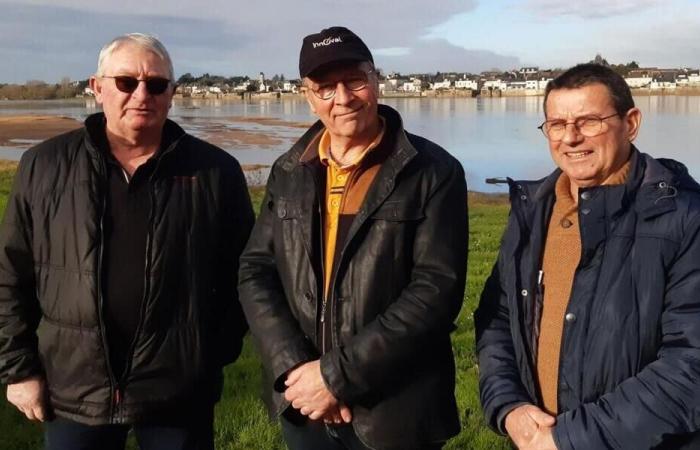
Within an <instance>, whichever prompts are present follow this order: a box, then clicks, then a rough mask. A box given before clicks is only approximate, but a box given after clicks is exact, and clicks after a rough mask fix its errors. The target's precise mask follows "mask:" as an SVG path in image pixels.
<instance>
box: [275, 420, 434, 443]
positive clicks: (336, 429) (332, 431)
mask: <svg viewBox="0 0 700 450" xmlns="http://www.w3.org/2000/svg"><path fill="white" fill-rule="evenodd" d="M280 422H281V424H282V435H283V436H284V441H285V442H286V444H287V448H289V450H372V449H371V448H370V447H367V446H366V445H365V444H363V443H362V441H361V440H360V438H359V437H357V434H355V430H354V429H353V428H352V425H349V424H348V425H340V426H337V425H325V424H323V423H322V422H320V421H310V420H309V421H306V422H305V423H304V424H302V425H296V424H294V423H292V422H290V421H289V420H287V419H285V418H284V416H280ZM443 445H444V443H440V444H431V445H428V446H426V447H425V450H439V449H441V448H442V447H443Z"/></svg>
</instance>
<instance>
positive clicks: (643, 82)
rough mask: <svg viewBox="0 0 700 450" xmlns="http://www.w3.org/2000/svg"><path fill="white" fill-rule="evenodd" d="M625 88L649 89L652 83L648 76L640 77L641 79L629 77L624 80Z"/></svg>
mask: <svg viewBox="0 0 700 450" xmlns="http://www.w3.org/2000/svg"><path fill="white" fill-rule="evenodd" d="M625 81H626V82H627V86H629V87H631V88H642V87H649V85H650V84H651V82H652V78H651V77H650V76H649V75H642V76H641V77H629V78H625Z"/></svg>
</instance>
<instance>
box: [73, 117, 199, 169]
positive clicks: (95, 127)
mask: <svg viewBox="0 0 700 450" xmlns="http://www.w3.org/2000/svg"><path fill="white" fill-rule="evenodd" d="M105 124H106V119H105V115H104V113H101V112H100V113H95V114H91V115H89V116H88V117H87V118H86V119H85V130H86V134H87V142H88V146H87V147H88V150H89V151H91V152H93V153H95V154H103V155H104V154H105V152H107V151H109V149H108V148H107V147H106V145H107V144H106V136H105ZM186 134H187V133H186V132H185V130H183V129H182V127H180V125H178V124H176V123H175V122H173V121H172V120H170V119H166V121H165V124H164V125H163V136H162V138H161V143H160V147H159V148H158V151H157V152H156V155H155V157H156V158H157V159H160V158H161V157H162V156H163V155H165V154H167V153H170V152H171V151H172V150H173V149H174V148H175V146H176V144H177V143H178V142H179V141H180V139H182V138H183V137H184V136H185V135H186Z"/></svg>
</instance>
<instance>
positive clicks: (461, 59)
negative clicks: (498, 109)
mask: <svg viewBox="0 0 700 450" xmlns="http://www.w3.org/2000/svg"><path fill="white" fill-rule="evenodd" d="M409 56H410V57H402V56H391V55H382V56H378V57H375V63H376V65H377V67H380V68H381V69H383V71H384V72H389V71H395V72H402V73H419V72H422V73H428V72H430V73H432V72H437V71H439V72H472V73H479V72H482V71H484V70H490V69H493V68H499V69H510V68H513V67H518V66H519V65H520V61H519V59H518V58H516V57H513V56H506V55H500V54H497V53H494V52H491V51H488V50H476V49H466V48H463V47H459V46H456V45H453V44H450V43H449V42H447V41H446V40H445V39H420V40H418V41H416V42H415V43H414V45H413V46H412V47H411V53H410V55H409Z"/></svg>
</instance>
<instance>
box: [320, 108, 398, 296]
mask: <svg viewBox="0 0 700 450" xmlns="http://www.w3.org/2000/svg"><path fill="white" fill-rule="evenodd" d="M379 119H380V124H381V127H380V130H379V134H377V136H376V137H375V138H374V139H373V140H372V142H370V144H369V145H368V146H367V147H366V148H365V149H364V150H362V152H360V153H359V154H358V155H357V156H356V157H355V158H354V159H353V160H352V161H350V162H349V163H348V164H345V165H343V166H341V165H340V164H338V162H337V161H336V160H335V159H333V156H332V155H331V152H330V147H331V136H330V133H328V130H325V131H324V132H323V135H322V136H321V139H320V141H319V143H318V156H319V158H320V159H321V163H322V164H324V165H325V166H326V195H325V205H324V206H325V208H324V217H323V219H324V220H323V238H324V247H323V250H324V255H323V261H324V264H323V282H324V283H323V286H324V289H323V290H324V294H325V295H327V294H328V287H329V284H330V281H331V274H332V273H333V264H334V261H335V251H336V241H337V238H338V226H339V221H340V216H341V214H342V213H343V212H345V211H346V209H347V206H348V205H346V203H347V202H346V200H347V198H348V194H349V191H350V187H351V186H354V185H358V184H357V183H356V181H357V180H356V178H357V175H358V173H359V171H358V170H357V169H358V167H359V166H360V163H361V162H362V161H363V160H364V158H365V156H367V154H368V153H369V152H370V150H372V149H373V148H375V147H377V146H378V145H379V143H380V142H381V141H382V138H383V137H384V129H385V128H386V127H385V124H384V118H383V117H381V116H380V117H379ZM359 186H360V187H361V190H362V192H359V194H360V195H359V196H358V195H357V194H358V192H354V193H353V194H354V195H353V197H354V201H353V203H354V204H355V207H354V208H352V209H354V210H355V211H353V212H356V210H357V209H358V208H359V204H360V203H361V202H362V200H363V199H364V196H365V194H366V193H367V189H368V188H369V184H368V183H361V184H360V185H359Z"/></svg>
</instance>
